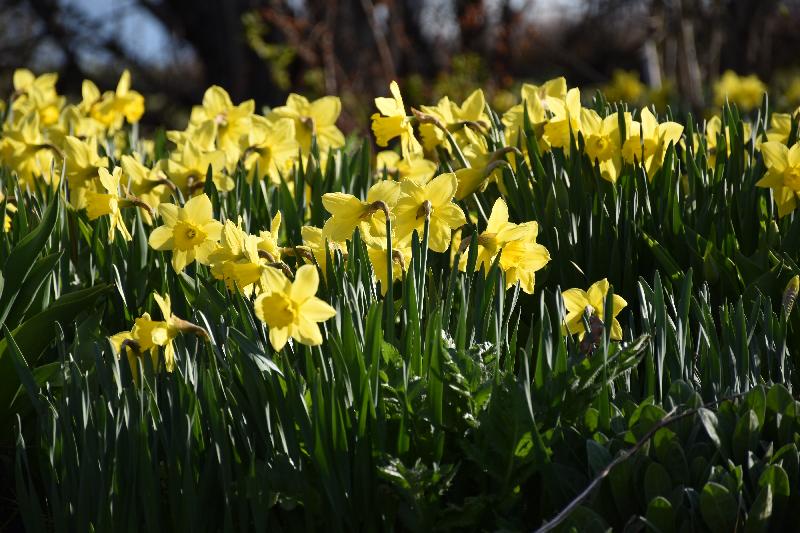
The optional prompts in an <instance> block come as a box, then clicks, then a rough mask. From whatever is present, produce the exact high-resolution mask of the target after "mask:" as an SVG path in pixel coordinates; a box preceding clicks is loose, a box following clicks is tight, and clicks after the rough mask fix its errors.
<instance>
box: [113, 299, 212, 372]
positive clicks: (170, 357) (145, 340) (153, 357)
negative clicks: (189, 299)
mask: <svg viewBox="0 0 800 533" xmlns="http://www.w3.org/2000/svg"><path fill="white" fill-rule="evenodd" d="M153 298H154V299H155V301H156V304H157V305H158V308H159V310H160V311H161V316H162V317H163V320H153V319H152V318H151V317H150V314H149V313H143V314H142V316H141V317H139V318H137V319H136V320H135V321H134V324H133V328H132V329H131V330H130V331H123V332H120V333H117V334H116V335H113V336H111V337H109V340H110V341H111V344H112V345H113V346H114V349H115V351H116V352H117V354H119V355H120V356H121V355H122V352H123V351H124V352H125V354H126V356H127V359H128V363H129V365H130V367H131V373H132V374H133V380H134V382H136V383H138V377H139V376H138V374H139V369H138V361H137V359H138V358H139V357H141V356H142V355H143V354H144V353H148V354H149V355H150V361H151V363H152V366H153V369H158V354H159V348H163V349H164V368H166V370H167V372H173V371H174V370H175V346H174V344H173V340H174V339H175V337H177V336H178V334H179V333H180V332H193V333H196V334H199V335H202V336H205V335H206V333H205V331H204V330H203V329H202V328H200V327H199V326H196V325H195V324H192V323H191V322H187V321H186V320H183V319H182V318H178V317H177V316H175V315H173V314H172V304H171V301H170V297H169V294H167V295H165V296H163V297H162V296H161V295H160V294H158V293H153Z"/></svg>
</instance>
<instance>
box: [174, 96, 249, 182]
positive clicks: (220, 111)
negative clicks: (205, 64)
mask: <svg viewBox="0 0 800 533" xmlns="http://www.w3.org/2000/svg"><path fill="white" fill-rule="evenodd" d="M254 110H255V102H254V101H253V100H246V101H244V102H242V103H241V104H239V105H233V102H232V101H231V97H230V95H229V94H228V92H227V91H226V90H225V89H223V88H222V87H219V86H217V85H213V86H211V87H209V88H208V89H207V90H206V92H205V94H204V95H203V105H202V106H195V107H194V108H192V114H191V117H190V118H189V129H190V130H192V129H195V128H199V127H201V126H204V125H206V126H208V125H210V126H211V127H212V128H213V131H214V138H215V139H216V146H217V149H219V150H222V151H223V152H224V153H225V156H226V157H227V158H228V160H230V161H231V162H233V161H237V160H238V159H239V156H241V154H242V149H243V147H242V145H243V143H244V141H243V139H244V138H246V136H247V133H248V131H249V130H250V125H251V118H252V116H253V111H254ZM226 190H227V189H226Z"/></svg>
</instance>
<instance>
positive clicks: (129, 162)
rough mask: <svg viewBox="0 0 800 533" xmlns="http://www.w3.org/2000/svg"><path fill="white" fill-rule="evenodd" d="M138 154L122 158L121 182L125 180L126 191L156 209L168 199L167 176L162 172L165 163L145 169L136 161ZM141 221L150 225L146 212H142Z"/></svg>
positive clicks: (150, 221)
mask: <svg viewBox="0 0 800 533" xmlns="http://www.w3.org/2000/svg"><path fill="white" fill-rule="evenodd" d="M137 157H138V154H135V153H134V154H133V155H123V156H122V172H123V176H124V178H123V182H125V178H127V184H128V189H129V190H130V192H131V194H133V195H135V196H136V197H137V198H139V199H140V200H141V201H142V202H144V203H146V204H147V205H149V206H150V207H151V208H152V209H154V210H155V209H158V206H159V205H160V204H161V202H163V201H166V200H167V199H169V188H168V182H167V175H166V172H164V166H165V164H166V161H163V160H162V161H160V162H159V163H156V164H155V165H153V168H148V167H146V166H145V165H144V164H143V163H141V162H140V161H139V160H138V159H137ZM142 220H143V221H144V223H145V224H147V225H151V224H152V223H153V219H152V217H151V216H150V213H149V212H148V211H146V210H145V211H142Z"/></svg>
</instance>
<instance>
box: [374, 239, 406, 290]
mask: <svg viewBox="0 0 800 533" xmlns="http://www.w3.org/2000/svg"><path fill="white" fill-rule="evenodd" d="M367 255H368V256H369V262H370V264H372V272H373V273H374V274H375V278H376V279H377V280H378V282H379V283H380V287H381V294H383V295H386V291H388V290H389V276H388V273H389V269H388V268H387V264H386V243H385V242H384V243H383V246H382V247H381V246H378V245H377V244H376V245H375V246H369V247H367ZM410 262H411V247H410V246H400V247H394V246H393V247H392V282H394V281H395V280H401V279H403V274H404V273H405V272H406V271H407V270H408V266H409V264H410Z"/></svg>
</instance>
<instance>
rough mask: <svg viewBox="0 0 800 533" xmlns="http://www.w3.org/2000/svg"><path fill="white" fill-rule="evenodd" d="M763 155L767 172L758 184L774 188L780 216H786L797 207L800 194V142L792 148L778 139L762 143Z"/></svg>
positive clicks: (773, 191)
mask: <svg viewBox="0 0 800 533" xmlns="http://www.w3.org/2000/svg"><path fill="white" fill-rule="evenodd" d="M761 155H763V156H764V164H765V165H766V167H767V173H766V174H765V175H764V177H763V178H761V179H760V180H759V181H758V182H757V183H756V186H758V187H765V188H766V187H769V188H770V189H772V193H773V196H774V198H775V203H777V204H778V216H781V217H783V216H786V215H788V214H789V213H791V212H792V211H794V209H795V208H796V207H797V198H798V195H800V143H797V144H795V145H794V146H792V147H791V148H789V147H788V146H786V145H785V144H783V143H780V142H777V141H769V142H765V143H761Z"/></svg>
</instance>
